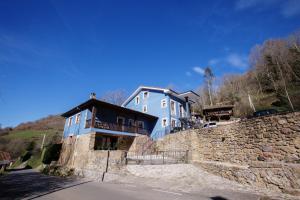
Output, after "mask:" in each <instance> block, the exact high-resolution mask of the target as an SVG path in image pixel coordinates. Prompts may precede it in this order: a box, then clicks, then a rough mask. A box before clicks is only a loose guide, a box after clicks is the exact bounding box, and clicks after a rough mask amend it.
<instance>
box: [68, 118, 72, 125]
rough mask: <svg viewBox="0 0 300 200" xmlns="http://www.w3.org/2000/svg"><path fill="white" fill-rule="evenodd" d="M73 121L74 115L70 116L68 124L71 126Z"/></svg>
mask: <svg viewBox="0 0 300 200" xmlns="http://www.w3.org/2000/svg"><path fill="white" fill-rule="evenodd" d="M72 121H73V117H70V118H69V121H68V126H71V125H72Z"/></svg>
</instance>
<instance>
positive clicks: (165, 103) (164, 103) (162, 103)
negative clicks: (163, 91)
mask: <svg viewBox="0 0 300 200" xmlns="http://www.w3.org/2000/svg"><path fill="white" fill-rule="evenodd" d="M160 104H161V108H166V107H167V100H166V99H163V100H161V103H160Z"/></svg>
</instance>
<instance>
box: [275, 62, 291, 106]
mask: <svg viewBox="0 0 300 200" xmlns="http://www.w3.org/2000/svg"><path fill="white" fill-rule="evenodd" d="M276 64H277V66H278V69H279V72H280V75H281V79H282V82H283V87H284V90H285V94H286V97H287V99H288V100H289V103H290V106H291V108H292V110H293V111H294V106H293V103H292V101H291V99H290V96H289V93H288V91H287V88H286V83H285V79H284V77H283V73H282V70H281V67H280V65H279V62H278V60H277V59H276Z"/></svg>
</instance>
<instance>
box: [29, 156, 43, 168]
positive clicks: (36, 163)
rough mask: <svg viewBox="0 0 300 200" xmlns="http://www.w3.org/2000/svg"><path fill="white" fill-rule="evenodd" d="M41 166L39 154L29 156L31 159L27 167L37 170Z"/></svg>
mask: <svg viewBox="0 0 300 200" xmlns="http://www.w3.org/2000/svg"><path fill="white" fill-rule="evenodd" d="M41 164H42V158H41V153H38V154H36V155H33V156H31V158H30V159H29V160H28V162H27V165H29V166H30V167H31V168H37V167H38V166H40V165H41Z"/></svg>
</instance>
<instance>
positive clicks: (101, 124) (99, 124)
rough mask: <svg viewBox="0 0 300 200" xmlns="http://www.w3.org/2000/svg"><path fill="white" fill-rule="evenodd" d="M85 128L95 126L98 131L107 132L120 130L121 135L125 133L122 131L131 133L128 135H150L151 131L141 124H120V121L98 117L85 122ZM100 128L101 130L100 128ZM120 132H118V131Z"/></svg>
mask: <svg viewBox="0 0 300 200" xmlns="http://www.w3.org/2000/svg"><path fill="white" fill-rule="evenodd" d="M85 128H93V129H95V131H96V132H107V130H109V131H114V132H115V131H116V132H119V133H120V135H123V134H122V133H129V134H128V135H132V134H133V135H132V136H135V135H136V134H140V135H150V134H151V133H150V131H149V130H147V129H145V128H143V127H139V126H134V125H131V126H129V125H125V124H118V123H111V122H105V121H100V120H97V119H94V120H93V119H88V120H86V123H85ZM98 129H99V130H98ZM116 134H118V133H116Z"/></svg>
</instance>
